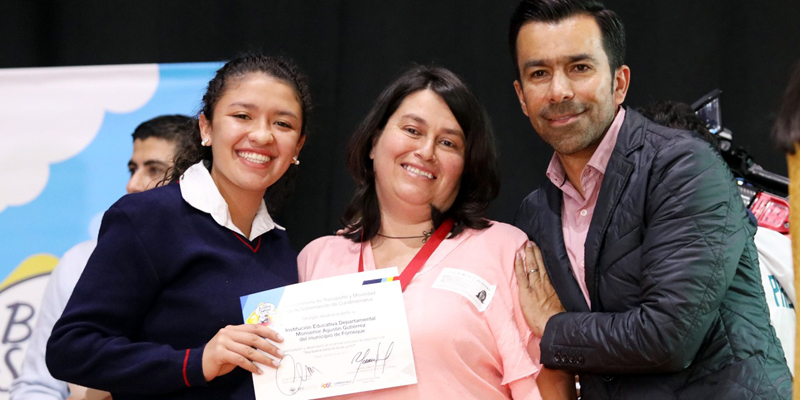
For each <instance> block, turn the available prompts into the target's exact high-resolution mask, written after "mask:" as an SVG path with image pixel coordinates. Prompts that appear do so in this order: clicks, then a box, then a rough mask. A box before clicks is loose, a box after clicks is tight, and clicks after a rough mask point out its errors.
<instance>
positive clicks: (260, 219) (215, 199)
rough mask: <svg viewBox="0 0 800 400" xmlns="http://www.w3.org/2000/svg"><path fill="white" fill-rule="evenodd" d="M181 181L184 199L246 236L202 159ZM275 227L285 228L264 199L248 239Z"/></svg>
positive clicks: (221, 224)
mask: <svg viewBox="0 0 800 400" xmlns="http://www.w3.org/2000/svg"><path fill="white" fill-rule="evenodd" d="M180 182H181V196H182V197H183V200H184V201H186V202H187V203H189V205H190V206H192V207H194V208H196V209H198V210H200V211H202V212H204V213H208V214H211V218H214V221H215V222H216V223H218V224H219V225H220V226H223V227H225V228H228V229H230V230H232V231H234V232H236V233H238V234H240V235H242V236H244V234H243V233H242V231H241V230H239V228H237V227H236V225H234V224H233V220H232V219H231V212H230V210H229V209H228V203H227V202H225V199H224V198H223V197H222V194H220V192H219V189H218V188H217V185H216V184H215V183H214V179H212V178H211V173H209V172H208V170H207V169H206V167H205V166H204V165H203V162H202V161H200V162H199V163H197V164H195V165H192V166H191V167H189V169H187V170H186V172H184V173H183V175H181V180H180ZM274 228H277V229H280V230H285V229H284V228H283V227H282V226H280V225H278V224H276V223H275V222H274V221H273V220H272V217H270V215H269V213H268V212H267V205H266V204H265V203H264V200H263V199H262V200H261V205H260V206H259V207H258V211H257V212H256V216H255V218H253V227H252V228H251V229H250V237H249V238H248V240H250V241H252V240H253V239H255V238H257V237H259V236H260V235H262V234H264V233H266V232H269V231H271V230H272V229H274Z"/></svg>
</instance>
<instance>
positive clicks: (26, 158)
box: [0, 63, 221, 400]
mask: <svg viewBox="0 0 800 400" xmlns="http://www.w3.org/2000/svg"><path fill="white" fill-rule="evenodd" d="M220 66H221V64H220V63H192V64H142V65H112V66H91V67H58V68H24V69H5V70H3V69H0V243H2V244H0V335H2V336H0V340H1V341H0V400H5V399H6V398H7V397H8V389H9V385H10V383H11V380H12V379H13V378H14V377H15V376H16V375H17V374H18V371H19V370H20V366H21V363H22V359H23V355H24V351H25V348H26V346H27V340H28V338H29V336H30V333H31V328H32V327H33V326H34V324H35V322H36V318H37V311H38V306H39V303H40V300H41V296H42V292H43V291H44V287H45V285H46V283H47V277H48V274H49V273H50V271H52V270H53V268H54V267H55V265H56V263H57V262H58V259H59V257H60V256H61V255H62V254H63V253H64V252H65V251H67V250H68V249H69V248H70V247H72V246H74V245H75V244H77V243H79V242H83V241H86V240H88V239H92V238H94V237H96V235H97V231H98V229H99V224H100V220H101V217H102V215H103V212H105V210H106V209H107V208H108V207H109V206H111V204H113V203H114V202H115V201H116V200H117V199H119V198H120V197H121V196H122V195H124V194H125V184H126V183H127V181H128V178H129V173H128V170H127V163H128V160H129V159H130V157H131V152H132V148H133V139H132V137H131V133H132V132H133V130H134V128H136V126H137V125H139V123H141V122H143V121H145V120H147V119H150V118H153V117H155V116H158V115H163V114H186V115H194V114H196V112H197V110H198V109H199V106H200V99H201V97H202V95H203V92H204V90H205V86H206V84H207V83H208V81H209V80H210V79H211V78H212V77H213V74H214V72H215V71H216V70H217V69H218V68H219V67H220Z"/></svg>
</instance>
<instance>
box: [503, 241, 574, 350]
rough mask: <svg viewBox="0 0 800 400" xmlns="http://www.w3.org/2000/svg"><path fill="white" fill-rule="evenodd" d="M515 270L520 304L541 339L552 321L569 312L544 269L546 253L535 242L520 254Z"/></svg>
mask: <svg viewBox="0 0 800 400" xmlns="http://www.w3.org/2000/svg"><path fill="white" fill-rule="evenodd" d="M514 269H515V271H516V274H517V282H518V283H519V303H520V306H521V307H522V313H523V314H524V315H525V321H526V322H527V323H528V326H529V327H530V328H531V332H533V334H534V335H536V336H538V337H542V335H543V334H544V327H545V325H546V324H547V321H548V320H550V317H552V316H553V315H556V314H558V313H561V312H564V311H566V310H565V309H564V306H563V305H562V304H561V300H559V299H558V295H557V294H556V290H555V289H554V288H553V284H552V283H551V282H550V277H549V276H547V270H545V268H544V261H543V260H542V252H541V251H540V250H539V247H537V246H536V245H535V244H534V243H533V242H528V243H527V244H526V245H525V246H523V248H520V249H519V250H518V251H517V256H516V258H515V259H514Z"/></svg>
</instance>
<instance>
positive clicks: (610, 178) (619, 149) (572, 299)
mask: <svg viewBox="0 0 800 400" xmlns="http://www.w3.org/2000/svg"><path fill="white" fill-rule="evenodd" d="M647 123H648V120H647V119H646V118H644V117H643V116H642V115H641V114H639V113H637V112H636V111H635V110H632V109H629V108H628V109H626V113H625V121H624V122H623V123H622V128H620V131H619V136H618V137H617V143H616V145H615V146H614V152H613V153H612V154H611V158H609V160H608V165H607V166H606V173H605V175H604V177H603V184H602V185H601V187H600V193H599V194H598V198H597V205H596V206H595V209H594V215H593V216H592V223H591V225H590V226H589V232H588V233H587V235H586V243H585V245H584V246H585V248H584V249H585V252H584V264H585V268H586V274H585V275H586V288H587V289H588V291H589V299H590V300H591V302H592V308H593V309H595V310H598V309H600V308H601V304H600V300H599V298H598V296H597V283H598V277H599V275H598V273H597V272H598V271H596V267H597V260H598V257H599V254H600V249H601V246H602V244H603V238H604V237H605V234H606V232H607V231H608V227H609V225H610V223H611V215H612V214H613V212H614V210H615V209H616V207H617V205H619V202H620V199H621V197H622V193H623V191H624V190H625V187H626V186H627V184H628V181H629V180H630V177H631V174H632V173H633V170H634V162H633V161H632V160H630V159H629V158H628V157H629V156H630V155H631V154H632V153H633V152H634V151H635V150H637V149H639V148H641V147H642V145H643V143H644V134H643V132H644V131H645V129H646V127H647ZM544 188H545V189H546V190H542V191H540V195H539V199H538V201H539V207H540V208H541V211H544V212H539V213H538V215H539V218H540V220H539V229H546V230H547V231H548V232H550V234H548V235H542V238H540V240H541V241H542V244H541V246H540V247H541V249H542V253H543V254H542V256H543V257H544V259H545V267H546V268H547V273H548V274H549V275H550V277H551V282H552V283H553V287H554V288H555V289H556V292H557V293H558V297H559V299H560V300H561V302H562V303H563V305H564V308H565V309H567V310H569V311H589V307H588V305H587V304H586V301H585V299H584V298H583V294H582V293H581V290H580V287H579V286H578V283H577V282H576V281H575V276H574V275H573V273H572V268H571V266H570V261H569V256H568V255H567V249H566V247H565V246H564V236H563V233H562V225H561V206H562V197H561V196H562V192H561V190H560V189H558V188H557V187H556V186H555V185H553V183H552V182H550V181H547V182H545V185H544Z"/></svg>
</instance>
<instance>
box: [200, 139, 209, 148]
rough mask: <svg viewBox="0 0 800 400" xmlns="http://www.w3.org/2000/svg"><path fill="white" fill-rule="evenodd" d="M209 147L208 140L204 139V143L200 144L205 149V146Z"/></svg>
mask: <svg viewBox="0 0 800 400" xmlns="http://www.w3.org/2000/svg"><path fill="white" fill-rule="evenodd" d="M207 145H208V139H203V141H202V142H200V146H203V147H205V146H207Z"/></svg>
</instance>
